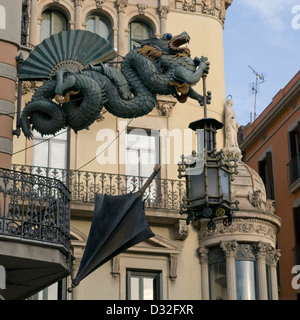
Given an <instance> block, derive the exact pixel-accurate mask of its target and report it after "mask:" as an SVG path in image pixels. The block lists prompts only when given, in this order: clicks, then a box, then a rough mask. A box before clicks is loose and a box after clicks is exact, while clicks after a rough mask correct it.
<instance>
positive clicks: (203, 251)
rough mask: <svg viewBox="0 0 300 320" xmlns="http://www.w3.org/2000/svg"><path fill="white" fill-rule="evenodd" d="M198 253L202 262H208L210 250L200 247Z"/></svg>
mask: <svg viewBox="0 0 300 320" xmlns="http://www.w3.org/2000/svg"><path fill="white" fill-rule="evenodd" d="M198 253H199V257H200V263H208V253H209V250H208V249H207V248H206V247H199V248H198Z"/></svg>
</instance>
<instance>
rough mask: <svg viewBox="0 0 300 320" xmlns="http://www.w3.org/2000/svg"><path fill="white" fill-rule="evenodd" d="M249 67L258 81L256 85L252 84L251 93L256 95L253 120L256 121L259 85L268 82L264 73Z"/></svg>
mask: <svg viewBox="0 0 300 320" xmlns="http://www.w3.org/2000/svg"><path fill="white" fill-rule="evenodd" d="M248 67H249V68H250V69H251V70H252V71H253V73H254V74H255V79H256V80H255V82H254V83H251V93H252V94H254V117H253V118H254V119H253V121H255V119H256V96H257V92H258V85H260V84H262V83H264V82H266V80H265V76H264V74H263V73H261V74H259V73H258V72H256V71H255V70H254V69H253V68H252V67H251V66H248ZM259 81H260V82H259ZM251 118H252V117H251Z"/></svg>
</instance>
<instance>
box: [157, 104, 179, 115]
mask: <svg viewBox="0 0 300 320" xmlns="http://www.w3.org/2000/svg"><path fill="white" fill-rule="evenodd" d="M175 104H176V102H173V101H163V100H160V101H157V104H156V108H157V110H158V113H159V115H160V116H162V117H169V115H170V113H171V111H172V109H173V107H174V106H175Z"/></svg>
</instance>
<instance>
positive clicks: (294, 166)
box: [287, 154, 300, 185]
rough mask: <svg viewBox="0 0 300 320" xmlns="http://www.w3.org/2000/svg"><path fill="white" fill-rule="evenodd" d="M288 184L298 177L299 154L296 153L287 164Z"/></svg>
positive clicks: (299, 169)
mask: <svg viewBox="0 0 300 320" xmlns="http://www.w3.org/2000/svg"><path fill="white" fill-rule="evenodd" d="M287 167H288V174H289V185H292V184H293V183H294V182H296V181H297V180H298V179H299V178H300V154H297V155H296V156H295V157H294V158H293V159H292V160H291V161H290V162H289V163H288V164H287Z"/></svg>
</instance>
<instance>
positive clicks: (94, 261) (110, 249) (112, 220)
mask: <svg viewBox="0 0 300 320" xmlns="http://www.w3.org/2000/svg"><path fill="white" fill-rule="evenodd" d="M159 170H160V165H156V167H155V168H154V171H153V173H152V175H151V176H150V177H149V179H148V180H147V181H146V183H145V184H144V185H143V187H142V188H141V189H140V190H139V191H138V192H135V193H127V194H124V195H120V196H111V195H107V194H96V197H95V207H94V213H93V218H92V224H91V228H90V232H89V236H88V240H87V244H86V247H85V251H84V253H83V257H82V260H81V263H80V266H79V269H78V272H77V275H76V277H75V279H73V280H72V288H74V287H76V286H78V285H79V282H80V281H81V280H82V279H83V278H85V277H86V276H88V275H89V274H90V273H92V272H93V271H95V270H96V269H98V268H99V267H101V266H102V265H103V264H104V263H106V262H107V261H109V260H110V259H112V258H113V257H115V256H116V255H118V254H120V253H121V252H123V251H125V250H126V249H128V248H130V247H132V246H134V245H136V244H138V243H140V242H142V241H144V240H147V239H149V238H151V237H153V236H154V234H153V232H152V231H151V229H150V227H149V224H148V222H147V220H146V216H145V210H144V204H143V200H142V195H143V193H144V192H145V190H146V189H147V188H148V187H149V185H150V184H151V182H152V181H153V179H154V178H155V176H156V175H157V173H158V172H159ZM71 290H72V289H71V288H69V291H71Z"/></svg>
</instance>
